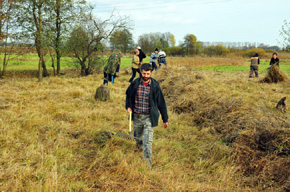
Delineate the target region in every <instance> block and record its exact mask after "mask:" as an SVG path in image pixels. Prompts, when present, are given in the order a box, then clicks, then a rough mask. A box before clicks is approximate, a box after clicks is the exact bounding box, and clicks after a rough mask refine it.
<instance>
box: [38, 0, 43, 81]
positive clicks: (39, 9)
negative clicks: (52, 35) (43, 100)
mask: <svg viewBox="0 0 290 192" xmlns="http://www.w3.org/2000/svg"><path fill="white" fill-rule="evenodd" d="M41 7H42V3H41V0H40V1H39V4H38V24H39V26H38V31H37V35H38V41H39V42H38V43H39V44H38V45H39V64H38V70H39V71H38V72H39V74H38V81H39V82H41V81H42V67H43V65H44V63H43V47H42V46H43V45H42V18H41V17H42V15H41Z"/></svg>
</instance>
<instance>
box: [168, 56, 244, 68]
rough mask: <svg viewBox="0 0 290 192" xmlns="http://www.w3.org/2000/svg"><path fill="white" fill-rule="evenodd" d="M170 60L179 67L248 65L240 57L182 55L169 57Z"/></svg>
mask: <svg viewBox="0 0 290 192" xmlns="http://www.w3.org/2000/svg"><path fill="white" fill-rule="evenodd" d="M171 61H172V62H175V63H176V64H177V65H178V66H179V67H182V66H188V65H190V66H193V67H215V66H220V65H234V66H245V65H247V66H248V65H249V64H248V63H247V61H246V60H245V59H244V58H242V57H235V59H233V58H222V57H221V58H219V57H214V58H212V57H199V56H196V57H182V58H174V57H173V58H171Z"/></svg>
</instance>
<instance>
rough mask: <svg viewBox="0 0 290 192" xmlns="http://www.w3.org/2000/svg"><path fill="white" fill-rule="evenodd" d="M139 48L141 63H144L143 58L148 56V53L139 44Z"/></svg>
mask: <svg viewBox="0 0 290 192" xmlns="http://www.w3.org/2000/svg"><path fill="white" fill-rule="evenodd" d="M137 49H138V50H139V52H140V53H139V55H138V56H139V61H140V64H141V65H142V61H143V59H145V58H146V54H145V53H144V52H143V51H142V49H141V47H140V46H138V47H137Z"/></svg>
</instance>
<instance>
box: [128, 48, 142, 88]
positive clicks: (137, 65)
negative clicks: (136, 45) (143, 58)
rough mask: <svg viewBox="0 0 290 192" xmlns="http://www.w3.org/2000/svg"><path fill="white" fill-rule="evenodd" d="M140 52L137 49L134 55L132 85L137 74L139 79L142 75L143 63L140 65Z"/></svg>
mask: <svg viewBox="0 0 290 192" xmlns="http://www.w3.org/2000/svg"><path fill="white" fill-rule="evenodd" d="M139 53H140V52H139V50H138V49H135V50H134V55H133V57H132V77H131V79H130V80H129V82H130V83H132V81H133V80H134V78H135V76H136V72H138V73H139V77H141V73H140V66H141V63H140V60H139V56H138V55H139Z"/></svg>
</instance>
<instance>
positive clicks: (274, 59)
mask: <svg viewBox="0 0 290 192" xmlns="http://www.w3.org/2000/svg"><path fill="white" fill-rule="evenodd" d="M270 65H271V66H273V65H277V66H278V67H279V58H278V54H277V53H273V55H272V58H271V61H270Z"/></svg>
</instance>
